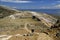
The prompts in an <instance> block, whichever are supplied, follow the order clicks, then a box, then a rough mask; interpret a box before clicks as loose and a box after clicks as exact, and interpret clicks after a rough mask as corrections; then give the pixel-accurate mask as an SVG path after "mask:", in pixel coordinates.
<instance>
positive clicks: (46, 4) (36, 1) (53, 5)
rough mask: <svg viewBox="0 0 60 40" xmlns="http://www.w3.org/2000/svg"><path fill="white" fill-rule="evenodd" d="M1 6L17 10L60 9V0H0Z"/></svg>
mask: <svg viewBox="0 0 60 40" xmlns="http://www.w3.org/2000/svg"><path fill="white" fill-rule="evenodd" d="M0 5H3V6H8V7H12V8H17V9H60V0H0Z"/></svg>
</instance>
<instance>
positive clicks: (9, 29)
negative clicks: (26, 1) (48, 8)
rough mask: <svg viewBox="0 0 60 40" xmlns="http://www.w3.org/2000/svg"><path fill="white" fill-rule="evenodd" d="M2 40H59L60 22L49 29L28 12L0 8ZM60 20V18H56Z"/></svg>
mask: <svg viewBox="0 0 60 40" xmlns="http://www.w3.org/2000/svg"><path fill="white" fill-rule="evenodd" d="M0 16H1V17H0V40H59V39H60V22H59V23H58V24H57V25H59V26H58V27H56V28H49V27H47V26H46V25H44V23H42V22H41V20H38V19H34V18H33V16H32V14H31V13H30V12H28V11H18V12H17V11H15V10H11V9H6V8H4V7H0ZM56 18H57V19H59V18H58V17H56Z"/></svg>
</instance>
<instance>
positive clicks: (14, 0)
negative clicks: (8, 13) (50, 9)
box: [1, 0, 32, 3]
mask: <svg viewBox="0 0 60 40" xmlns="http://www.w3.org/2000/svg"><path fill="white" fill-rule="evenodd" d="M1 1H4V2H13V3H31V2H32V1H22V0H1Z"/></svg>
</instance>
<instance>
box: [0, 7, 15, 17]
mask: <svg viewBox="0 0 60 40" xmlns="http://www.w3.org/2000/svg"><path fill="white" fill-rule="evenodd" d="M14 13H15V11H14V10H11V9H9V8H7V7H3V6H0V18H4V17H6V16H8V15H11V14H14Z"/></svg>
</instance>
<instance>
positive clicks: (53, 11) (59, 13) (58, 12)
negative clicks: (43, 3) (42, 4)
mask: <svg viewBox="0 0 60 40" xmlns="http://www.w3.org/2000/svg"><path fill="white" fill-rule="evenodd" d="M18 10H23V11H24V10H29V11H35V12H42V13H48V14H52V15H56V16H60V9H18Z"/></svg>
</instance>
